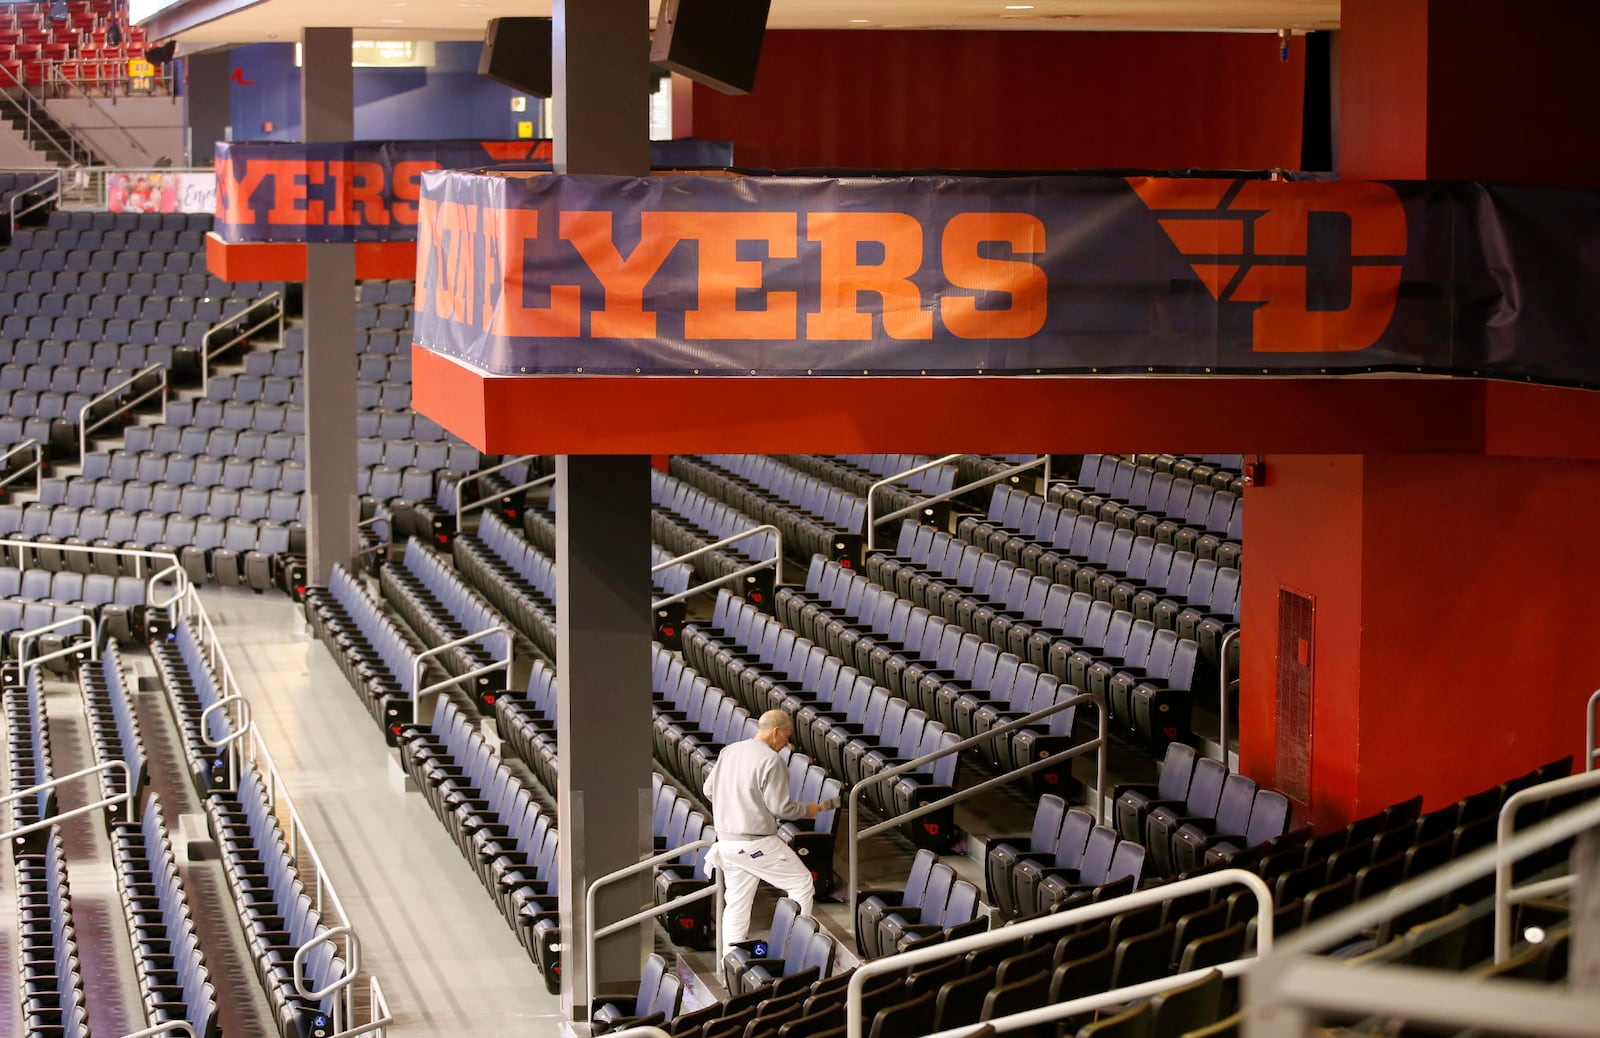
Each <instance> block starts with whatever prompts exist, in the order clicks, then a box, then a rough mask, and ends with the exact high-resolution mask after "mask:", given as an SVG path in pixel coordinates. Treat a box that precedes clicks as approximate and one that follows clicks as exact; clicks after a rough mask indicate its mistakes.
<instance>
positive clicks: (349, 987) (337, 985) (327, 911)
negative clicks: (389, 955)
mask: <svg viewBox="0 0 1600 1038" xmlns="http://www.w3.org/2000/svg"><path fill="white" fill-rule="evenodd" d="M244 753H245V756H246V757H247V758H248V759H249V760H250V762H251V763H252V764H253V765H255V769H256V773H257V774H258V775H260V776H261V781H262V784H263V785H264V786H265V787H266V792H267V806H268V808H269V809H270V810H271V811H272V812H273V814H274V815H275V816H276V817H277V818H278V821H279V824H280V825H281V826H282V827H283V830H284V840H285V842H286V843H287V844H288V850H289V857H290V858H291V859H292V860H293V861H294V862H295V863H296V868H297V870H298V866H299V863H300V862H301V861H302V860H304V861H307V862H309V863H310V865H311V871H312V874H313V876H314V881H313V882H312V883H311V884H310V889H309V890H308V893H309V894H310V895H311V907H312V910H313V911H314V912H315V913H316V915H317V918H319V919H322V920H325V921H327V922H329V923H331V924H332V925H331V926H330V928H329V929H327V930H324V931H322V932H321V933H319V934H318V935H317V936H316V937H313V938H312V939H311V940H310V941H307V942H306V943H305V944H303V945H301V946H300V948H299V949H298V950H297V951H296V952H295V956H294V961H293V963H292V965H293V969H294V975H293V982H294V986H295V993H296V994H298V995H300V996H301V997H302V998H310V999H320V998H324V997H326V996H328V995H331V994H334V993H335V992H341V993H342V994H341V995H340V998H339V999H338V1001H337V1002H335V1014H334V1020H333V1027H334V1030H335V1031H336V1032H337V1033H336V1034H334V1035H333V1036H332V1038H355V1036H356V1035H361V1034H374V1033H376V1034H382V1033H383V1030H384V1028H386V1027H388V1026H389V1025H390V1024H392V1023H394V1016H393V1014H391V1013H390V1012H389V1002H388V1000H387V999H386V998H385V997H384V995H383V988H382V986H381V985H380V984H379V983H378V978H377V977H376V976H370V975H369V976H368V978H367V990H368V993H369V996H370V997H369V999H368V1003H369V1016H370V1019H368V1020H367V1021H365V1022H361V1023H357V1021H356V1019H355V1017H356V1002H355V985H356V981H357V980H358V979H359V975H360V972H361V942H360V939H359V937H358V936H357V934H356V932H355V930H354V928H353V927H352V925H351V922H350V916H349V913H347V912H346V911H345V907H344V902H343V901H342V900H340V898H339V892H338V891H337V890H336V889H334V886H333V881H332V880H330V879H329V878H328V870H327V867H326V866H324V865H323V862H322V857H321V856H320V855H319V854H318V853H317V848H316V846H315V845H314V844H313V843H312V842H311V835H310V833H309V831H308V830H307V828H306V824H305V821H304V819H302V818H301V816H300V812H299V810H298V809H297V808H296V807H295V805H294V801H293V800H292V799H291V798H290V796H289V792H288V790H287V789H286V788H285V787H284V783H283V776H282V774H281V773H280V772H279V771H278V765H277V763H276V762H274V761H273V759H272V754H271V753H269V752H268V751H267V747H266V743H265V742H264V741H263V740H262V738H261V732H260V729H258V728H257V727H256V726H255V724H254V723H252V724H251V725H250V727H249V738H248V739H247V741H246V742H245V744H244ZM341 941H342V945H341ZM323 943H328V944H332V945H333V946H334V948H335V951H336V952H337V953H339V957H340V958H341V959H342V960H343V962H344V969H345V972H344V975H343V976H342V977H341V978H339V979H338V980H336V981H333V982H331V983H329V985H328V986H327V987H326V988H325V989H323V990H322V991H320V992H311V991H308V990H306V988H305V980H306V978H305V974H304V972H303V965H304V961H305V957H306V955H307V954H308V953H309V952H310V950H311V949H312V948H313V947H315V946H316V945H318V944H323Z"/></svg>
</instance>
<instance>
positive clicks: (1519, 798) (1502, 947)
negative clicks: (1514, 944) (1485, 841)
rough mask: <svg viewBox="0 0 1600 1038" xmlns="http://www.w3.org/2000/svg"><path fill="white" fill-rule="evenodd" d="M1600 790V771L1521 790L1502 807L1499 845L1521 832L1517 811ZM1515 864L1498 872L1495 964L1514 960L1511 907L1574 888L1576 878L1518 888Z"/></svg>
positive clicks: (1503, 864) (1504, 864)
mask: <svg viewBox="0 0 1600 1038" xmlns="http://www.w3.org/2000/svg"><path fill="white" fill-rule="evenodd" d="M1593 789H1600V772H1596V771H1584V772H1580V773H1578V774H1576V775H1568V776H1567V777H1566V778H1559V779H1553V780H1551V781H1549V782H1541V783H1539V784H1538V785H1537V786H1531V787H1529V788H1528V789H1520V790H1518V791H1517V792H1515V793H1513V794H1511V796H1509V797H1507V798H1506V802H1505V803H1504V804H1503V805H1501V807H1500V820H1499V822H1498V823H1497V824H1496V828H1495V845H1496V846H1504V845H1505V844H1506V843H1508V842H1509V841H1510V840H1511V837H1512V836H1513V835H1514V834H1515V833H1516V831H1517V812H1518V811H1520V810H1522V809H1523V808H1524V807H1526V806H1527V805H1528V804H1537V803H1544V802H1546V801H1549V800H1554V799H1555V798H1557V797H1563V796H1567V795H1568V794H1573V793H1583V792H1585V791H1588V790H1593ZM1514 883H1515V880H1514V877H1513V875H1512V870H1511V865H1510V864H1509V863H1507V862H1503V861H1502V862H1501V863H1500V864H1498V865H1496V866H1495V870H1494V961H1495V962H1505V961H1506V960H1507V959H1509V958H1511V907H1512V906H1513V905H1520V904H1524V903H1526V902H1528V901H1531V900H1533V899H1534V898H1540V897H1549V896H1551V895H1553V894H1563V893H1566V892H1567V891H1569V890H1571V889H1572V884H1573V876H1572V875H1571V874H1570V873H1569V874H1567V875H1565V876H1556V877H1554V878H1552V879H1547V880H1544V881H1542V882H1538V883H1530V884H1527V885H1525V886H1521V887H1518V886H1515V885H1514Z"/></svg>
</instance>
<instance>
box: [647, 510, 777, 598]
mask: <svg viewBox="0 0 1600 1038" xmlns="http://www.w3.org/2000/svg"><path fill="white" fill-rule="evenodd" d="M764 531H771V533H772V537H773V542H772V543H773V548H774V551H775V554H774V555H773V557H772V558H770V559H762V560H761V561H760V562H752V563H751V564H750V565H748V566H741V567H740V568H738V569H736V570H734V571H733V572H732V573H727V574H724V575H723V576H720V577H716V578H714V579H712V580H708V581H706V582H705V583H703V584H696V585H695V586H694V587H692V588H690V589H689V590H687V591H680V592H678V593H677V594H676V595H668V596H667V597H666V598H658V599H656V600H655V601H653V602H651V603H650V607H651V608H652V609H660V608H661V607H662V606H667V605H672V604H673V603H674V602H682V601H684V600H686V599H689V598H693V597H694V596H695V595H698V594H700V593H701V592H702V591H709V590H711V589H712V588H714V587H721V586H722V585H723V584H728V583H732V582H733V581H735V580H743V579H744V578H745V577H748V576H749V575H750V574H752V573H759V572H761V571H762V570H764V569H770V570H772V582H773V583H774V584H782V583H783V531H782V530H780V529H778V528H777V527H776V526H773V525H772V524H771V523H763V524H762V525H760V526H752V527H750V529H748V530H742V531H740V532H739V533H736V534H734V535H733V536H731V537H724V538H722V540H720V541H717V542H716V543H714V544H707V545H705V546H704V547H701V548H696V549H695V550H693V551H689V552H684V553H683V554H682V555H679V556H677V557H676V558H671V559H668V560H667V561H665V562H659V563H657V564H656V565H654V566H651V567H650V574H651V576H654V575H655V574H657V573H660V572H661V571H662V570H664V569H670V568H671V567H673V566H676V565H678V564H679V563H683V562H688V561H689V560H690V559H698V558H699V557H700V556H702V555H705V554H706V553H708V552H713V551H716V550H717V549H719V548H726V547H727V546H728V545H730V544H734V543H737V542H739V541H742V540H744V539H745V538H747V537H754V536H755V535H756V534H758V533H762V532H764Z"/></svg>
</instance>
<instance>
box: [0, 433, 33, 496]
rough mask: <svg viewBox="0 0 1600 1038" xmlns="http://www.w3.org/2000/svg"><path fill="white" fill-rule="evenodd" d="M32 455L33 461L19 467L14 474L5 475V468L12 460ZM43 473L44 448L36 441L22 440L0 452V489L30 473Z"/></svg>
mask: <svg viewBox="0 0 1600 1038" xmlns="http://www.w3.org/2000/svg"><path fill="white" fill-rule="evenodd" d="M30 452H31V453H32V454H33V460H32V461H29V462H25V463H23V464H22V465H19V466H18V467H17V469H16V471H15V472H12V473H10V474H7V473H6V468H7V467H8V466H9V465H10V464H11V459H12V458H17V457H21V456H22V455H24V454H28V453H30ZM43 471H44V446H43V445H42V444H40V443H39V441H38V440H23V441H22V442H21V443H19V444H17V445H16V446H14V447H8V448H6V449H5V450H4V451H0V488H4V487H8V486H10V485H11V484H13V483H15V482H16V481H17V480H19V479H21V478H22V477H23V476H26V475H28V474H29V473H31V472H38V473H42V472H43Z"/></svg>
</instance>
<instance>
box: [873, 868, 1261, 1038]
mask: <svg viewBox="0 0 1600 1038" xmlns="http://www.w3.org/2000/svg"><path fill="white" fill-rule="evenodd" d="M1236 884H1237V885H1239V886H1242V887H1244V888H1245V889H1247V890H1249V891H1250V892H1251V893H1252V894H1254V895H1255V898H1256V954H1255V956H1254V957H1253V958H1248V959H1236V960H1234V961H1232V962H1228V963H1224V964H1222V965H1221V966H1219V967H1215V968H1216V969H1220V970H1221V971H1222V972H1223V974H1224V975H1225V976H1233V975H1236V974H1239V973H1243V972H1245V970H1246V969H1247V968H1249V967H1250V966H1251V965H1252V964H1254V963H1256V962H1257V961H1258V960H1260V959H1261V958H1262V957H1263V956H1265V955H1267V954H1268V953H1270V952H1271V951H1272V947H1273V928H1272V922H1273V919H1272V891H1271V890H1269V889H1268V888H1267V885H1266V883H1264V882H1263V881H1262V879H1261V877H1260V876H1257V875H1256V874H1255V873H1253V872H1246V871H1245V870H1244V869H1223V870H1221V871H1219V872H1208V873H1205V874H1204V875H1200V876H1192V877H1190V878H1189V879H1180V880H1178V881H1177V882H1175V883H1167V884H1163V885H1162V886H1159V887H1149V888H1147V889H1145V890H1137V891H1134V892H1133V893H1131V894H1124V895H1123V896H1121V897H1114V898H1108V899H1106V900H1105V901H1097V902H1095V903H1093V904H1089V905H1083V906H1081V907H1079V908H1069V909H1067V910H1066V911H1064V912H1057V913H1055V914H1054V915H1048V916H1041V917H1039V918H1037V919H1029V920H1026V921H1025V922H1020V923H1016V924H1013V925H1011V926H1005V927H1001V928H1000V929H998V930H989V931H988V932H986V933H980V934H973V935H972V936H970V937H961V938H957V939H956V940H954V941H945V942H941V943H939V944H935V945H933V946H931V947H927V948H913V949H912V950H910V951H906V952H901V953H899V954H897V955H887V956H885V957H883V958H881V959H873V960H871V961H870V962H864V963H862V964H861V965H860V966H857V967H856V969H855V972H854V973H852V974H850V985H849V987H848V989H847V991H846V995H845V1013H846V1016H845V1034H846V1035H847V1036H848V1038H861V1032H862V1019H861V1000H862V992H863V991H864V990H865V988H866V982H867V980H868V979H870V978H872V977H875V976H878V975H880V974H883V973H897V972H899V971H901V970H908V969H910V968H912V967H914V966H920V965H922V964H924V963H928V962H937V961H938V960H940V959H948V958H953V957H955V956H958V955H965V954H966V953H967V952H969V951H977V950H979V949H982V948H988V947H991V946H993V945H996V944H1009V943H1010V942H1012V941H1018V940H1021V939H1023V938H1025V937H1034V936H1038V935H1041V934H1047V933H1053V932H1055V931H1057V930H1064V929H1067V928H1068V927H1072V926H1076V925H1077V924H1079V923H1087V922H1093V921H1094V920H1096V919H1105V918H1108V917H1110V916H1114V915H1119V914H1121V913H1123V912H1128V911H1131V910H1133V909H1136V908H1143V907H1145V906H1146V905H1159V904H1163V903H1165V902H1166V901H1168V900H1170V899H1171V898H1173V897H1180V896H1182V895H1184V894H1189V893H1194V892H1197V891H1203V890H1216V889H1217V888H1219V887H1227V886H1233V885H1236ZM1209 972H1211V970H1210V969H1204V970H1191V971H1189V972H1188V973H1180V974H1178V975H1177V976H1173V977H1163V978H1161V979H1160V980H1155V981H1150V982H1148V983H1144V984H1138V985H1134V986H1131V987H1127V988H1121V989H1117V990H1113V991H1107V992H1103V993H1101V994H1095V995H1087V996H1084V997H1083V998H1075V999H1073V1000H1071V1001H1069V1002H1059V1003H1056V1004H1054V1005H1048V1006H1044V1007H1042V1008H1039V1009H1030V1010H1026V1011H1024V1012H1021V1013H1015V1014H1013V1015H1011V1016H1003V1017H999V1018H997V1019H994V1020H989V1021H986V1023H988V1024H989V1025H990V1026H991V1027H993V1028H994V1029H995V1030H996V1031H1008V1030H1014V1029H1017V1028H1021V1027H1031V1026H1034V1025H1036V1024H1041V1023H1049V1022H1051V1021H1055V1020H1061V1019H1065V1018H1066V1017H1069V1016H1075V1015H1077V1014H1078V1013H1083V1012H1087V1011H1089V1010H1091V1009H1099V1008H1102V1007H1104V1006H1110V1005H1118V1004H1120V1003H1122V1002H1127V1001H1130V1000H1132V999H1136V998H1143V997H1146V996H1147V995H1153V994H1156V993H1158V992H1160V991H1165V990H1168V989H1170V988H1175V987H1180V986H1182V985H1184V984H1187V983H1189V982H1190V981H1192V980H1195V979H1196V978H1198V977H1201V976H1204V975H1205V974H1207V973H1209ZM970 1031H971V1027H970V1025H967V1024H963V1025H962V1026H960V1027H957V1028H954V1029H952V1030H948V1031H940V1032H938V1034H939V1036H940V1038H954V1036H956V1035H962V1034H967V1033H969V1032H970ZM929 1038H932V1036H929Z"/></svg>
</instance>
